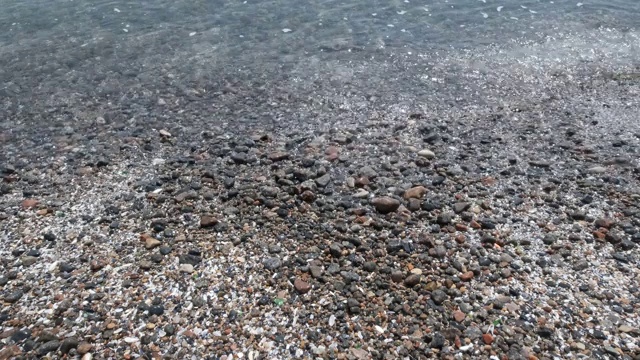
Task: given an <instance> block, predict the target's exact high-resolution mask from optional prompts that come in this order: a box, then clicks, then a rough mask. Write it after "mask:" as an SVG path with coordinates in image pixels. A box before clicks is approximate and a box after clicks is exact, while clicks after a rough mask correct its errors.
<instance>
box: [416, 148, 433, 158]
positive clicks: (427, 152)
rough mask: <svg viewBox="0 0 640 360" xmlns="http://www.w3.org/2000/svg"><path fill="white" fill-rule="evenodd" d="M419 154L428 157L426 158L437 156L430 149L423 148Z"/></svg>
mask: <svg viewBox="0 0 640 360" xmlns="http://www.w3.org/2000/svg"><path fill="white" fill-rule="evenodd" d="M418 156H422V157H423V158H426V159H433V158H434V157H436V154H435V153H434V152H433V151H431V150H429V149H423V150H420V151H418Z"/></svg>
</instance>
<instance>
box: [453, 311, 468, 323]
mask: <svg viewBox="0 0 640 360" xmlns="http://www.w3.org/2000/svg"><path fill="white" fill-rule="evenodd" d="M465 317H466V315H465V314H464V313H463V312H462V311H459V310H456V311H454V312H453V319H454V320H455V321H457V322H462V320H464V318H465Z"/></svg>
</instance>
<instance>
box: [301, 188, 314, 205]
mask: <svg viewBox="0 0 640 360" xmlns="http://www.w3.org/2000/svg"><path fill="white" fill-rule="evenodd" d="M300 198H301V199H302V200H303V201H306V202H308V203H310V202H313V201H314V200H315V199H316V194H314V193H313V191H311V190H305V191H304V192H303V193H302V194H300Z"/></svg>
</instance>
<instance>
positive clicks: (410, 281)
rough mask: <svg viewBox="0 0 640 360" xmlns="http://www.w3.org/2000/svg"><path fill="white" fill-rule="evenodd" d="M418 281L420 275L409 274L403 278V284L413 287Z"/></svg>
mask: <svg viewBox="0 0 640 360" xmlns="http://www.w3.org/2000/svg"><path fill="white" fill-rule="evenodd" d="M419 283H420V275H416V274H411V275H409V276H407V278H406V279H404V284H405V286H408V287H414V286H416V285H418V284H419Z"/></svg>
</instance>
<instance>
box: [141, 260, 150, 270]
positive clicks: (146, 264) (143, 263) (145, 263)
mask: <svg viewBox="0 0 640 360" xmlns="http://www.w3.org/2000/svg"><path fill="white" fill-rule="evenodd" d="M139 265H140V269H142V270H149V269H151V267H152V266H153V263H152V262H151V261H149V260H142V261H140V264H139Z"/></svg>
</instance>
